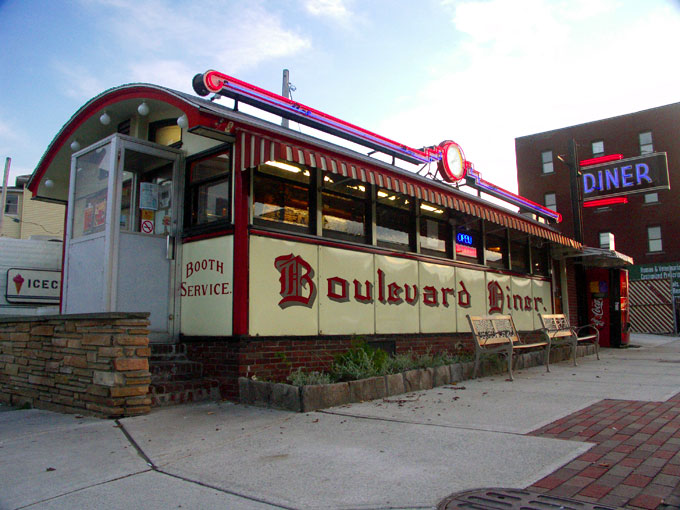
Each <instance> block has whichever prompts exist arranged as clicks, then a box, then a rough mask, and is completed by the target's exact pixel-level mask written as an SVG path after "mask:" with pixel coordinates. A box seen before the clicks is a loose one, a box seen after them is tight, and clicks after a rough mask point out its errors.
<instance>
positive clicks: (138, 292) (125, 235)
mask: <svg viewBox="0 0 680 510" xmlns="http://www.w3.org/2000/svg"><path fill="white" fill-rule="evenodd" d="M181 162H182V153H181V151H179V150H175V149H172V148H169V147H165V146H161V145H157V144H153V143H150V142H145V141H141V140H139V139H136V138H132V137H129V136H125V135H121V134H115V135H112V136H110V137H107V138H105V139H103V140H101V141H99V142H97V143H95V144H93V145H91V146H90V147H87V148H85V149H83V150H81V151H79V152H77V153H75V154H74V155H73V156H72V158H71V181H70V182H71V187H70V191H69V199H68V215H67V229H66V253H65V264H64V291H63V312H64V313H69V314H71V313H88V312H148V313H149V314H150V316H149V320H150V331H151V334H150V338H151V340H152V341H157V342H163V341H171V340H172V339H173V337H175V336H176V335H177V334H178V331H179V324H178V321H177V320H176V318H177V317H178V310H177V307H178V305H179V303H177V302H176V300H175V299H174V291H173V289H174V288H175V282H176V281H178V279H179V275H178V274H177V271H178V267H177V264H176V263H175V258H176V257H175V256H176V232H177V230H178V228H179V226H178V221H179V218H180V217H181V214H182V211H181V209H182V208H181V201H180V200H179V197H178V195H177V194H178V192H179V189H178V188H179V186H177V183H178V181H179V179H178V175H179V168H180V163H181Z"/></svg>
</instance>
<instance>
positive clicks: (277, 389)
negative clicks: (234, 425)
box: [238, 345, 595, 413]
mask: <svg viewBox="0 0 680 510" xmlns="http://www.w3.org/2000/svg"><path fill="white" fill-rule="evenodd" d="M594 353H595V346H594V345H583V346H578V349H577V356H586V355H589V354H594ZM543 355H544V353H543V352H527V353H524V354H520V355H518V356H516V364H515V368H516V369H522V368H529V367H534V366H537V365H542V364H543ZM550 358H551V360H550V361H551V363H556V362H559V361H563V360H565V359H568V358H569V349H568V348H558V349H554V350H552V351H551V352H550ZM473 367H474V363H473V362H471V361H470V362H465V363H454V364H453V365H442V366H438V367H434V368H420V369H416V370H409V371H406V372H402V373H399V374H388V375H384V376H378V377H370V378H368V379H360V380H357V381H348V382H338V383H332V384H314V385H308V386H293V385H291V384H285V383H274V382H266V381H258V380H254V379H249V378H246V377H239V380H238V383H239V400H240V402H241V403H242V404H248V405H254V406H260V407H271V408H274V409H283V410H286V411H294V412H303V413H304V412H309V411H316V410H318V409H327V408H329V407H335V406H340V405H346V404H351V403H355V402H365V401H369V400H376V399H381V398H385V397H391V396H394V395H400V394H403V393H410V392H413V391H421V390H429V389H432V388H433V387H437V386H443V385H445V384H452V383H454V384H455V383H457V382H460V381H464V380H466V379H470V378H471V377H472V370H473ZM505 368H506V367H505V364H504V363H494V362H493V360H485V361H484V362H483V363H482V364H481V366H480V377H483V376H489V375H495V374H499V373H503V372H505Z"/></svg>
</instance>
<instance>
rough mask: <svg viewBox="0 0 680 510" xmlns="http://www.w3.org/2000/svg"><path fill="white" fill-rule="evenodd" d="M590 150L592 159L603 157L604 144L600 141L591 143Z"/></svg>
mask: <svg viewBox="0 0 680 510" xmlns="http://www.w3.org/2000/svg"><path fill="white" fill-rule="evenodd" d="M592 150H593V157H594V158H597V157H600V156H604V142H603V141H602V140H598V141H596V142H593V143H592Z"/></svg>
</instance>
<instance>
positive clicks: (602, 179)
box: [581, 152, 670, 202]
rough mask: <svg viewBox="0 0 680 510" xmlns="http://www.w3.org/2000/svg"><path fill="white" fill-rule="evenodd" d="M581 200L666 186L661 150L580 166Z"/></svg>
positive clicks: (665, 163)
mask: <svg viewBox="0 0 680 510" xmlns="http://www.w3.org/2000/svg"><path fill="white" fill-rule="evenodd" d="M581 174H582V184H583V200H584V201H586V202H587V201H589V200H595V199H598V198H603V197H614V196H622V195H631V194H633V193H647V192H649V191H654V190H659V189H669V188H670V184H669V180H668V161H667V158H666V153H665V152H658V153H654V154H645V155H643V156H637V157H634V158H627V159H621V160H618V161H612V162H607V163H602V164H599V165H592V166H583V167H581Z"/></svg>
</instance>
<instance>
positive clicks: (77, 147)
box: [71, 140, 80, 152]
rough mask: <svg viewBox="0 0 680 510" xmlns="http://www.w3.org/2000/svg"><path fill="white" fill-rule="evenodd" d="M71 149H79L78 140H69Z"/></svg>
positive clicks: (74, 150)
mask: <svg viewBox="0 0 680 510" xmlns="http://www.w3.org/2000/svg"><path fill="white" fill-rule="evenodd" d="M71 150H72V151H73V152H76V151H79V150H80V142H78V140H73V141H72V142H71Z"/></svg>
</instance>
